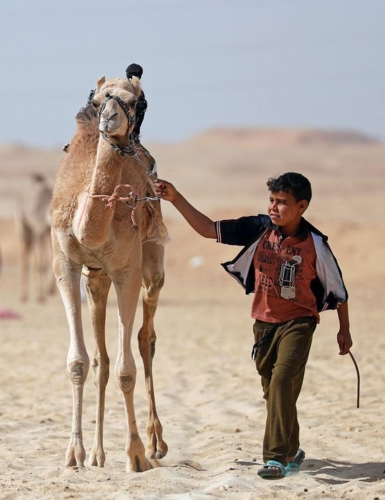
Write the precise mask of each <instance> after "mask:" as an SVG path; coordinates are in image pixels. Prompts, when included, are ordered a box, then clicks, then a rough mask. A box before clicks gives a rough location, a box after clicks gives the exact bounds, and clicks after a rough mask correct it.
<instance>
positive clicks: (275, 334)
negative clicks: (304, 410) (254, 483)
mask: <svg viewBox="0 0 385 500" xmlns="http://www.w3.org/2000/svg"><path fill="white" fill-rule="evenodd" d="M316 326H317V324H316V320H315V318H313V317H303V318H297V319H295V320H292V321H288V322H287V323H282V324H279V325H276V326H275V327H274V325H273V324H272V323H265V322H263V321H258V320H256V321H255V324H254V339H255V342H256V343H258V342H260V341H261V339H262V338H263V337H264V336H265V339H264V340H265V341H264V342H263V343H262V345H261V347H260V349H259V351H258V352H257V354H256V357H255V363H256V368H257V370H258V373H259V374H260V376H261V382H262V388H263V397H264V398H265V400H266V409H267V418H266V428H265V436H264V440H263V460H264V461H265V462H267V461H268V460H277V461H278V462H280V463H282V464H283V465H287V461H288V457H292V456H294V455H295V454H296V453H297V450H298V448H299V424H298V420H297V408H296V403H297V399H298V396H299V394H300V392H301V388H302V383H303V379H304V375H305V366H306V362H307V359H308V356H309V351H310V347H311V343H312V338H313V332H314V330H315V328H316ZM272 327H274V330H273V331H272V333H271V335H267V336H266V334H267V332H268V331H270V330H271V329H272Z"/></svg>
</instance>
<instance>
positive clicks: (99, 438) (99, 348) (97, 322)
mask: <svg viewBox="0 0 385 500" xmlns="http://www.w3.org/2000/svg"><path fill="white" fill-rule="evenodd" d="M83 276H84V282H85V287H86V292H87V299H88V307H89V311H90V317H91V323H92V329H93V332H94V337H95V351H94V360H93V363H92V368H93V370H94V382H95V386H96V391H97V395H96V427H95V438H94V444H93V447H92V450H91V453H90V456H89V459H88V463H89V465H98V466H99V467H104V463H105V461H106V455H105V453H104V448H103V424H104V408H105V399H106V387H107V382H108V378H109V374H110V360H109V357H108V354H107V349H106V331H105V330H106V328H105V326H106V307H107V297H108V292H109V289H110V286H111V279H110V278H109V277H108V276H107V274H106V273H105V272H104V271H101V270H97V269H92V270H91V269H88V268H84V269H83Z"/></svg>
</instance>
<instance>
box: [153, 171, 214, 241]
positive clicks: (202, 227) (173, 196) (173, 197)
mask: <svg viewBox="0 0 385 500" xmlns="http://www.w3.org/2000/svg"><path fill="white" fill-rule="evenodd" d="M154 186H155V193H156V194H157V196H160V197H161V198H162V199H163V200H167V201H170V202H171V203H172V204H173V205H174V207H175V208H176V209H177V210H178V211H179V212H180V213H181V214H182V215H183V217H184V218H185V219H186V221H187V222H188V223H189V224H190V226H191V227H192V228H193V229H194V230H195V231H196V232H197V233H198V234H200V235H201V236H203V237H204V238H216V237H217V233H216V230H215V222H214V221H212V220H211V219H210V218H209V217H207V216H206V215H205V214H202V213H201V212H199V210H197V209H196V208H195V207H193V206H192V205H191V203H189V202H188V201H187V200H186V198H185V197H184V196H183V195H182V194H181V193H179V191H177V190H176V189H175V187H174V186H173V185H172V184H171V183H170V182H167V181H164V180H161V179H157V180H155V181H154Z"/></svg>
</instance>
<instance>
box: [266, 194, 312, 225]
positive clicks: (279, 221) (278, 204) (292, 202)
mask: <svg viewBox="0 0 385 500" xmlns="http://www.w3.org/2000/svg"><path fill="white" fill-rule="evenodd" d="M308 205H309V203H308V202H307V201H306V200H301V201H297V200H296V199H295V198H294V196H293V195H292V194H291V193H287V192H286V191H277V192H276V193H270V202H269V205H268V207H267V211H268V214H269V216H270V219H271V222H272V223H273V224H275V225H277V226H280V227H283V228H284V227H288V228H291V227H292V226H293V225H295V224H299V222H300V220H301V217H302V214H303V213H304V212H305V210H306V209H307V207H308Z"/></svg>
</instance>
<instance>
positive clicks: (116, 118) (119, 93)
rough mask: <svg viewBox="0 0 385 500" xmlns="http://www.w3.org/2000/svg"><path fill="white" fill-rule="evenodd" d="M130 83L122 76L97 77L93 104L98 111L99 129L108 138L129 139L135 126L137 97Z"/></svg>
mask: <svg viewBox="0 0 385 500" xmlns="http://www.w3.org/2000/svg"><path fill="white" fill-rule="evenodd" d="M133 90H134V88H133V87H132V84H131V83H130V82H128V81H127V80H124V79H123V78H115V79H113V80H108V81H107V82H106V81H105V79H104V77H103V78H101V79H99V81H98V82H97V87H96V91H95V95H94V97H93V99H92V104H93V106H94V107H95V108H96V109H97V111H98V113H99V130H100V132H101V133H102V134H104V136H106V137H108V138H110V139H117V140H118V141H119V142H120V139H125V138H126V139H129V138H130V134H131V132H132V131H133V130H134V127H135V110H136V102H137V98H136V96H135V94H134V93H133Z"/></svg>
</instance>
